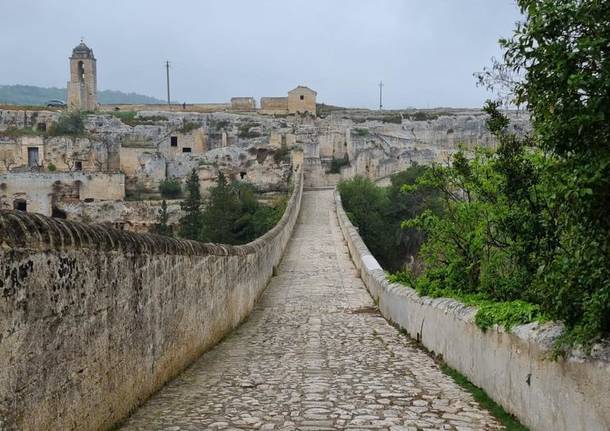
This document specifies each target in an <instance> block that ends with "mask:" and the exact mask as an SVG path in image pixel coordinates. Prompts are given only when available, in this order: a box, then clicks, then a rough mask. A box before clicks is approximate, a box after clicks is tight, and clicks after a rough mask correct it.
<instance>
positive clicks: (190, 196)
mask: <svg viewBox="0 0 610 431" xmlns="http://www.w3.org/2000/svg"><path fill="white" fill-rule="evenodd" d="M180 207H181V208H182V211H184V216H183V217H182V218H181V219H180V222H179V229H178V234H179V235H180V237H182V238H186V239H193V240H199V239H200V238H201V235H202V210H201V208H202V200H201V191H200V189H199V176H198V175H197V171H196V170H195V169H193V170H192V172H191V174H190V175H189V177H188V179H187V181H186V198H185V199H184V201H183V202H182V203H181V204H180Z"/></svg>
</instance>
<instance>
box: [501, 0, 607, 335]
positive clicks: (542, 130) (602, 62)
mask: <svg viewBox="0 0 610 431" xmlns="http://www.w3.org/2000/svg"><path fill="white" fill-rule="evenodd" d="M518 4H519V6H520V7H521V10H522V12H523V13H524V14H525V15H526V20H525V22H524V23H523V24H520V25H518V26H517V28H516V30H515V32H514V35H513V37H512V38H510V39H506V40H502V41H501V44H502V46H503V47H504V48H505V50H506V52H505V56H504V61H505V63H506V65H507V67H508V68H510V69H512V70H513V71H517V72H520V73H521V74H522V75H523V79H522V80H520V81H518V82H517V83H516V85H515V86H514V91H515V93H516V95H517V101H518V102H522V103H525V104H526V105H527V108H528V110H529V111H530V113H531V117H532V124H533V129H534V133H533V139H534V142H535V144H536V145H537V146H539V147H540V148H542V149H543V150H545V151H546V152H547V153H548V154H550V155H551V156H552V157H553V158H554V159H555V160H556V164H555V165H554V166H553V172H552V176H553V180H554V184H553V186H552V193H549V195H548V199H549V201H550V206H552V207H553V208H554V211H555V217H554V219H553V222H554V225H555V228H556V232H557V233H556V238H555V241H551V242H549V243H548V244H547V248H548V249H551V250H554V251H555V252H554V253H547V254H545V258H544V259H543V260H541V261H540V262H539V272H540V276H539V277H537V278H536V280H535V284H536V288H537V294H538V295H537V296H538V297H539V298H540V301H541V302H542V303H543V306H544V307H545V308H547V309H549V310H550V311H551V312H552V313H553V314H554V315H555V316H558V317H561V318H562V319H563V320H564V321H565V322H566V323H567V324H568V326H569V327H570V328H572V330H571V336H572V338H573V339H575V340H576V339H578V340H583V339H591V338H592V337H595V336H598V335H599V334H606V335H608V334H609V333H610V234H609V230H610V145H608V142H610V49H609V48H608V47H610V20H609V19H608V17H609V16H610V2H607V1H598V0H560V1H558V0H536V1H534V0H520V1H518Z"/></svg>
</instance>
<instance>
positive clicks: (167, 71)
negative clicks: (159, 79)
mask: <svg viewBox="0 0 610 431" xmlns="http://www.w3.org/2000/svg"><path fill="white" fill-rule="evenodd" d="M165 71H166V77H167V104H168V105H171V101H170V97H169V61H166V62H165Z"/></svg>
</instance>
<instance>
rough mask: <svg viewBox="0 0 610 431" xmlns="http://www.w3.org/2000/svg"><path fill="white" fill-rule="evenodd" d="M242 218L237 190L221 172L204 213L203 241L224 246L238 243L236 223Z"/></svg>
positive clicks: (211, 189) (211, 190)
mask: <svg viewBox="0 0 610 431" xmlns="http://www.w3.org/2000/svg"><path fill="white" fill-rule="evenodd" d="M240 216H241V204H240V201H239V197H238V195H237V193H236V191H235V188H234V187H232V186H231V185H230V184H229V183H228V182H227V179H226V177H225V176H224V174H223V173H222V172H220V173H219V174H218V179H217V180H216V185H215V186H214V187H212V188H210V195H209V197H208V199H207V202H206V205H205V210H204V212H203V230H202V231H203V235H202V239H203V240H204V241H210V242H217V243H223V244H235V243H237V234H236V232H235V230H236V229H235V222H236V220H237V219H238V218H239V217H240Z"/></svg>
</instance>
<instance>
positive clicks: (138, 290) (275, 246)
mask: <svg viewBox="0 0 610 431" xmlns="http://www.w3.org/2000/svg"><path fill="white" fill-rule="evenodd" d="M295 178H296V180H295V187H294V191H293V193H292V196H291V198H290V201H289V202H288V205H287V209H286V212H285V213H284V215H283V217H282V219H281V220H280V222H279V223H278V224H277V226H275V227H274V228H273V229H272V230H271V231H269V232H267V233H266V234H265V235H263V236H262V237H260V238H258V239H256V240H255V241H253V242H251V243H249V244H246V245H243V246H225V245H214V244H203V243H198V242H194V241H184V240H176V239H171V238H165V237H160V236H156V235H148V234H134V233H128V232H123V231H120V230H115V229H110V228H105V227H101V226H99V225H98V226H96V225H86V224H81V223H76V222H69V221H66V220H61V219H50V218H46V217H43V216H40V215H34V214H27V213H22V212H16V211H0V293H1V297H0V430H3V431H4V430H36V431H44V430H78V431H88V430H101V429H107V428H109V427H111V426H113V424H115V423H117V421H120V420H121V419H122V418H124V417H125V416H126V415H128V414H129V412H130V411H131V410H132V409H134V408H135V407H137V406H138V405H139V404H140V403H142V402H143V401H144V400H146V399H147V398H148V397H149V396H150V395H151V394H152V393H154V392H155V391H156V390H157V389H159V388H160V387H161V386H162V385H163V384H164V383H165V382H167V381H168V380H170V379H171V378H172V377H174V376H176V375H177V374H178V373H179V372H180V371H182V370H183V369H184V368H185V367H186V366H187V365H189V364H190V363H191V362H192V361H193V360H195V359H196V358H197V357H199V356H200V355H201V354H202V353H203V352H205V351H206V350H208V349H209V348H210V347H212V346H213V345H214V344H216V343H217V342H218V341H219V340H221V339H222V338H223V337H224V336H225V335H226V334H227V333H228V332H229V331H231V330H232V329H233V328H235V327H236V326H237V325H238V324H239V323H240V322H241V321H242V320H243V319H244V318H245V317H246V316H247V315H248V314H249V313H250V311H251V310H252V308H253V306H254V303H255V301H256V299H257V298H258V296H259V295H260V294H261V293H262V291H263V290H264V288H265V286H266V285H267V283H268V281H269V279H270V278H271V276H272V273H273V268H274V267H275V266H276V265H278V263H279V262H280V260H281V258H282V254H283V251H284V248H285V246H286V244H287V242H288V240H289V238H290V236H291V233H292V230H293V227H294V224H295V223H296V219H297V216H298V213H299V209H300V204H301V195H302V175H301V174H300V172H299V174H298V175H297V174H295Z"/></svg>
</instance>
